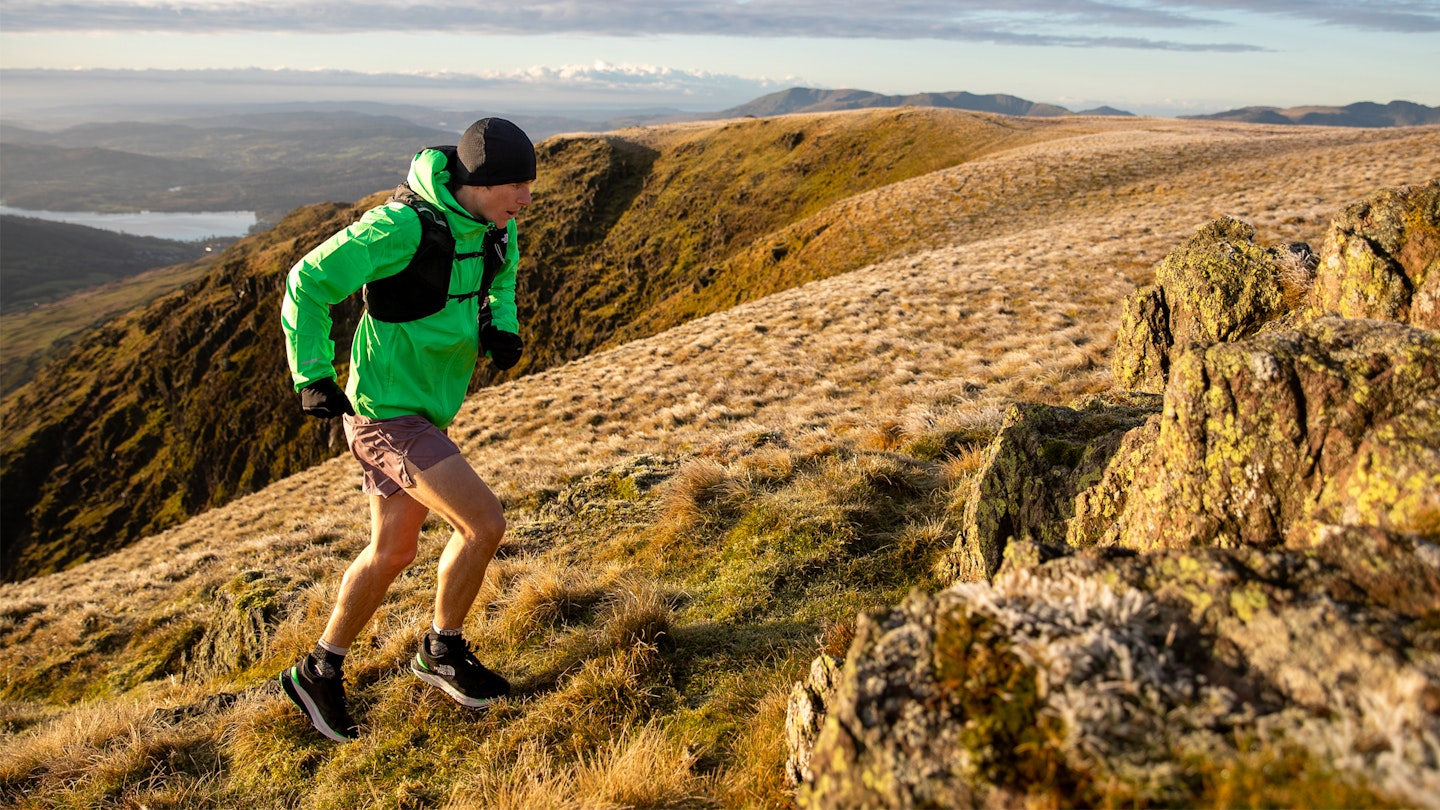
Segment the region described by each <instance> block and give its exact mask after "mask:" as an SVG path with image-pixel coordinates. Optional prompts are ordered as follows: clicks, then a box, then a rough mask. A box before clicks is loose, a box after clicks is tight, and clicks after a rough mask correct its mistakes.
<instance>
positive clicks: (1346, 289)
mask: <svg viewBox="0 0 1440 810" xmlns="http://www.w3.org/2000/svg"><path fill="white" fill-rule="evenodd" d="M1310 303H1311V307H1312V308H1313V309H1314V310H1315V311H1317V312H1319V313H1335V314H1339V315H1344V316H1346V317H1350V318H1380V319H1384V320H1392V321H1400V322H1401V323H1409V324H1413V325H1415V326H1423V327H1425V328H1426V329H1440V179H1437V180H1431V181H1430V182H1429V183H1427V184H1425V185H1423V186H1405V187H1401V188H1396V189H1386V190H1383V191H1381V192H1379V193H1377V194H1375V195H1374V196H1372V197H1370V198H1369V199H1366V200H1363V201H1361V202H1358V203H1355V204H1354V205H1351V206H1349V207H1347V208H1346V209H1345V210H1344V211H1343V212H1341V214H1340V216H1338V217H1336V219H1335V220H1334V222H1332V223H1331V225H1330V231H1329V233H1328V235H1327V236H1326V239H1325V246H1324V249H1323V250H1322V251H1321V255H1320V272H1319V275H1318V277H1317V279H1316V283H1315V287H1314V290H1313V292H1312V295H1311V301H1310Z"/></svg>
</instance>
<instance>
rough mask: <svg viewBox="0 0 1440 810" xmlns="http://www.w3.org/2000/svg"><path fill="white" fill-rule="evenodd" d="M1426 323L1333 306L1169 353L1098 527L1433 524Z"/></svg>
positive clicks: (1436, 474) (1433, 376) (1433, 379)
mask: <svg viewBox="0 0 1440 810" xmlns="http://www.w3.org/2000/svg"><path fill="white" fill-rule="evenodd" d="M1437 414H1440V334H1437V333H1435V332H1432V331H1429V330H1423V329H1415V328H1412V327H1408V326H1404V325H1401V324H1397V323H1390V322H1384V321H1363V320H1353V319H1345V318H1337V317H1333V316H1330V317H1326V318H1322V319H1320V320H1317V321H1315V322H1313V323H1311V324H1308V325H1306V326H1305V327H1304V328H1302V329H1300V330H1296V331H1290V332H1280V333H1271V334H1267V335H1263V336H1258V337H1255V338H1252V339H1250V340H1247V341H1242V342H1240V343H1234V344H1217V345H1215V346H1212V347H1210V348H1208V349H1204V350H1197V351H1193V352H1190V353H1188V354H1186V355H1184V356H1183V357H1182V358H1180V359H1179V360H1178V361H1177V362H1176V365H1175V368H1174V369H1173V370H1172V372H1171V379H1170V386H1169V388H1168V389H1167V390H1166V393H1165V409H1164V414H1163V416H1162V417H1161V418H1160V422H1159V430H1158V433H1157V435H1156V437H1155V441H1154V443H1153V445H1151V447H1150V449H1149V451H1148V452H1147V453H1145V454H1144V457H1143V459H1141V460H1140V463H1139V466H1138V467H1137V469H1136V471H1135V473H1134V476H1133V483H1132V484H1131V486H1130V487H1129V492H1128V495H1127V496H1125V497H1126V504H1125V507H1124V509H1123V511H1122V512H1121V514H1120V515H1119V517H1118V520H1117V522H1116V525H1114V526H1112V527H1105V532H1106V533H1107V534H1104V535H1101V536H1092V537H1090V538H1084V540H1093V541H1095V542H1100V541H1101V540H1102V539H1104V538H1106V537H1107V536H1108V537H1113V538H1114V541H1115V542H1116V543H1118V544H1119V545H1122V546H1126V547H1128V548H1134V549H1138V550H1148V549H1152V548H1161V547H1170V548H1175V547H1192V546H1203V545H1219V546H1236V545H1253V546H1260V547H1272V546H1276V545H1280V544H1282V543H1284V542H1285V541H1287V540H1289V539H1292V538H1293V536H1294V535H1295V534H1296V533H1302V534H1303V533H1304V532H1306V531H1308V526H1309V525H1310V524H1313V523H1327V524H1338V525H1360V526H1375V527H1378V528H1381V529H1385V530H1389V531H1396V532H1400V533H1419V534H1427V533H1430V532H1433V531H1434V530H1435V529H1436V528H1440V522H1437V518H1440V416H1437Z"/></svg>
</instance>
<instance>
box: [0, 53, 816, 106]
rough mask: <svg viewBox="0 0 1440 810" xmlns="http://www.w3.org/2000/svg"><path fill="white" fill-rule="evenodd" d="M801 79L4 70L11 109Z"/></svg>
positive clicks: (646, 68)
mask: <svg viewBox="0 0 1440 810" xmlns="http://www.w3.org/2000/svg"><path fill="white" fill-rule="evenodd" d="M800 81H801V80H799V79H797V78H796V77H793V76H790V77H784V78H782V79H773V80H772V79H766V78H750V77H744V76H735V75H730V74H722V73H714V72H710V71H703V70H680V69H676V68H669V67H658V66H655V65H639V64H611V63H608V62H596V63H594V64H590V65H561V66H537V67H530V68H524V69H520V70H507V71H484V72H478V73H457V72H446V71H435V72H411V73H362V72H359V71H352V70H294V69H278V70H272V69H262V68H240V69H221V68H210V69H201V70H169V69H155V68H150V69H89V70H47V69H30V68H22V69H3V70H0V86H3V88H4V99H5V103H6V105H7V112H9V113H14V112H17V111H22V110H31V109H35V108H43V107H46V106H54V104H55V103H56V102H58V101H60V100H63V102H64V104H66V105H75V104H82V103H95V104H127V103H129V104H135V103H144V104H159V103H185V104H195V103H202V102H210V103H213V102H215V100H216V99H217V97H223V98H224V99H225V100H227V101H230V102H251V103H254V102H285V101H304V100H313V99H317V98H323V99H328V100H352V101H375V102H388V103H408V104H426V105H430V106H434V107H438V108H441V109H463V108H465V107H466V106H472V105H474V104H476V103H478V101H480V100H483V101H487V102H490V103H502V102H503V103H512V104H513V103H516V102H524V103H525V104H526V105H530V106H555V105H561V104H563V105H569V106H574V107H581V108H597V109H599V108H616V107H623V106H637V105H638V106H649V105H654V104H655V103H656V100H657V99H664V103H665V104H667V105H671V106H677V107H688V108H696V109H719V108H721V107H727V106H733V105H735V104H739V103H742V102H745V101H749V100H750V99H752V98H755V97H756V96H760V95H764V94H766V93H771V92H774V91H776V90H779V89H781V88H783V87H789V86H792V85H794V84H796V83H797V82H800Z"/></svg>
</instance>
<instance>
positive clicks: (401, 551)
mask: <svg viewBox="0 0 1440 810" xmlns="http://www.w3.org/2000/svg"><path fill="white" fill-rule="evenodd" d="M457 458H458V456H457ZM429 512H430V510H429V509H428V508H427V507H425V506H424V505H423V504H421V503H420V502H418V501H416V500H415V499H414V498H411V497H410V495H409V494H407V493H406V491H405V490H401V491H400V492H397V493H395V494H394V495H391V496H390V497H388V498H382V497H380V496H379V495H371V496H370V545H368V546H366V547H365V550H364V551H361V552H360V556H358V557H356V558H355V561H354V562H352V563H350V567H349V568H348V569H346V571H345V578H344V579H342V580H341V581H340V595H339V596H338V597H337V598H336V600H335V609H334V610H333V611H331V613H330V622H329V623H328V624H326V625H325V634H324V635H322V636H321V638H322V639H324V641H325V643H327V644H333V645H335V646H337V647H349V646H350V644H351V643H352V642H353V641H354V640H355V637H356V636H358V635H360V630H361V629H363V628H364V627H365V625H366V624H367V623H369V621H370V618H371V617H372V616H374V615H375V611H376V610H377V609H378V608H379V607H380V603H381V602H383V601H384V600H385V592H386V591H388V590H389V589H390V583H391V582H393V581H394V580H395V577H396V576H398V575H399V574H400V572H401V571H403V570H405V566H407V565H409V564H410V563H411V562H412V561H414V559H415V549H416V547H417V545H418V543H419V540H420V527H421V525H422V524H424V522H425V516H426V515H427V514H429Z"/></svg>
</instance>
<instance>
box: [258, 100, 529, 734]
mask: <svg viewBox="0 0 1440 810" xmlns="http://www.w3.org/2000/svg"><path fill="white" fill-rule="evenodd" d="M534 179H535V149H534V147H533V146H532V144H531V142H530V139H529V138H528V137H527V136H526V135H525V133H524V132H522V131H521V130H520V128H519V127H517V126H515V125H514V124H513V123H511V122H509V121H506V120H504V119H500V118H484V119H481V120H479V121H476V122H475V123H474V124H472V125H471V126H470V128H469V129H467V130H466V131H465V133H464V135H463V136H462V137H461V138H460V142H459V144H457V145H455V146H437V147H430V148H427V149H422V150H420V152H418V153H417V154H416V155H415V157H414V159H413V160H412V161H411V164H410V170H409V176H408V178H407V180H406V182H405V183H404V184H402V185H401V186H400V187H399V188H397V189H396V193H395V195H394V196H392V197H391V199H390V201H389V202H387V203H386V204H385V205H381V206H379V207H376V208H374V209H371V210H370V211H368V212H366V213H365V215H364V216H363V217H361V219H360V220H359V221H358V222H356V223H354V224H352V225H350V226H349V227H347V228H345V229H344V230H342V231H340V232H339V233H336V234H334V235H333V236H331V237H330V238H329V239H327V240H326V241H325V242H323V243H322V244H320V245H319V246H318V247H316V248H315V249H314V250H312V251H310V252H309V253H308V254H306V256H305V257H304V258H303V259H301V260H300V261H299V262H298V263H297V264H296V265H295V266H294V267H293V268H292V269H291V270H290V274H289V277H288V279H287V282H286V286H285V297H284V301H283V304H282V308H281V323H282V326H283V328H284V331H285V338H286V344H285V348H286V356H287V359H288V360H289V366H290V374H291V378H292V380H293V382H294V385H295V389H296V390H297V391H299V392H300V397H301V407H302V408H303V410H304V412H305V413H307V414H309V415H311V416H316V417H320V418H333V417H336V416H341V417H343V419H344V425H345V436H346V439H347V441H348V442H349V445H350V450H351V452H352V453H353V454H354V456H355V458H356V459H357V460H358V461H359V463H360V467H361V471H362V475H363V484H362V489H363V490H364V492H365V493H366V494H367V495H369V500H370V544H369V545H368V546H366V547H365V549H364V550H363V551H362V552H360V555H359V556H358V557H356V558H355V560H354V562H352V563H351V564H350V567H349V568H348V569H347V570H346V571H345V576H344V579H342V580H341V582H340V593H339V596H338V597H337V599H336V602H335V606H334V609H333V611H332V612H331V614H330V621H329V623H328V624H327V625H326V626H325V632H324V633H323V634H322V635H321V636H320V638H319V640H318V641H317V643H316V645H315V649H314V650H312V651H311V652H309V653H307V654H306V655H305V656H304V657H303V658H301V659H300V661H299V662H298V663H296V664H295V666H293V667H291V668H290V669H288V670H286V671H285V672H284V673H283V674H282V675H281V676H280V683H281V685H282V686H283V687H284V690H285V694H287V695H289V697H290V699H291V700H292V701H294V702H295V704H296V705H297V706H299V707H300V708H301V709H302V710H303V711H304V712H305V714H306V716H307V717H309V719H310V722H311V723H312V724H313V725H314V726H315V728H316V729H317V730H319V731H320V732H321V733H322V734H324V735H325V736H327V737H330V738H331V739H334V740H340V741H348V740H352V739H354V738H355V737H356V735H357V733H358V730H357V728H356V726H355V722H354V720H352V719H351V717H350V713H349V711H348V709H347V707H346V703H345V688H344V683H343V680H342V673H343V667H344V662H345V655H346V653H347V652H349V649H350V645H351V643H352V642H353V641H354V640H355V638H356V636H358V635H359V633H360V630H361V629H362V628H363V627H364V626H365V625H366V624H367V623H368V622H369V621H370V619H371V617H372V616H373V615H374V614H375V611H376V609H377V608H378V607H379V606H380V603H381V602H382V601H383V600H384V598H385V594H386V592H387V591H388V590H389V587H390V583H391V582H392V581H393V580H394V579H395V577H396V576H397V575H398V574H399V573H400V572H401V571H402V570H404V569H405V567H406V566H408V565H409V564H410V563H411V561H413V560H414V559H415V552H416V548H417V545H418V542H419V538H420V529H421V524H422V523H423V522H424V521H425V518H426V516H427V515H428V514H429V513H430V512H431V511H432V510H433V511H435V512H436V513H438V514H439V515H440V516H441V517H443V518H445V520H446V521H447V522H449V524H450V526H451V527H452V528H453V529H454V534H453V535H452V536H451V537H450V540H449V542H448V544H447V545H446V546H445V549H444V551H443V552H442V553H441V555H440V562H439V572H438V582H437V585H436V590H435V613H434V620H433V623H432V626H431V627H430V628H429V630H428V631H427V632H426V634H425V636H424V638H423V640H422V641H421V643H420V649H419V650H418V651H417V652H416V654H415V658H414V660H413V661H412V662H411V665H410V669H411V671H412V672H414V673H415V675H417V676H418V677H419V678H420V679H422V680H424V681H425V682H427V683H429V684H432V685H434V686H436V687H438V688H440V689H442V690H444V691H445V693H446V694H447V695H449V696H450V697H451V698H453V699H454V700H455V701H457V702H458V703H460V704H461V705H464V706H471V707H483V706H485V705H487V704H489V703H490V702H491V701H493V700H495V699H497V698H500V697H504V696H505V695H508V694H509V693H510V684H509V683H508V682H507V681H506V680H505V679H504V678H502V677H500V676H499V675H497V674H495V673H494V672H491V671H490V670H489V669H487V668H486V667H485V666H484V665H482V664H481V663H480V662H479V661H477V660H475V657H474V656H473V655H471V653H470V649H469V646H468V645H467V644H466V642H465V639H464V637H463V636H462V635H461V628H462V626H463V625H464V622H465V617H466V615H468V614H469V612H470V608H471V605H472V604H473V603H474V601H475V597H476V595H477V594H478V593H479V592H480V585H481V583H482V582H483V581H484V579H485V569H486V567H487V566H488V565H489V563H490V560H491V558H492V557H494V555H495V550H496V548H497V547H498V546H499V545H500V541H501V538H502V537H503V536H504V534H505V516H504V513H503V511H502V509H501V506H500V501H499V499H497V498H496V497H495V494H494V493H493V492H491V491H490V488H489V487H488V486H487V485H486V484H485V482H484V481H483V480H481V478H480V476H479V475H478V474H477V473H476V472H475V470H474V469H473V468H472V467H471V466H470V464H469V463H468V462H466V460H465V458H464V456H462V455H461V454H460V450H459V448H458V447H456V445H455V443H454V442H453V441H451V439H450V437H449V436H448V435H447V434H446V428H447V427H448V426H449V425H450V423H451V421H453V420H454V418H455V415H456V414H457V413H458V412H459V410H460V405H461V404H462V403H463V401H464V399H465V393H466V390H467V388H468V386H469V383H470V377H471V374H472V373H473V371H474V368H475V364H476V363H477V362H478V360H479V357H480V355H481V354H482V353H483V354H485V355H486V356H488V357H489V358H490V359H491V361H492V362H493V363H494V364H495V366H496V367H497V368H499V369H502V370H503V369H508V368H510V367H512V366H514V365H515V364H516V363H517V362H519V360H520V356H521V352H522V351H523V349H524V344H523V342H522V341H521V339H520V336H519V334H518V332H519V323H518V321H517V318H516V312H515V273H516V266H517V265H518V263H519V260H520V254H519V250H518V246H517V243H516V228H515V216H516V215H517V214H518V213H519V212H520V211H521V210H522V209H523V208H524V207H525V206H527V205H529V204H530V184H531V182H532V181H533V180H534ZM362 288H364V291H365V303H366V309H365V312H364V314H362V315H361V317H360V322H359V324H358V325H357V326H356V330H355V338H354V343H353V346H352V349H351V353H350V371H349V377H348V380H347V382H346V385H345V389H344V390H343V391H342V390H341V389H340V387H339V385H338V384H337V383H336V381H335V376H336V375H335V367H334V352H335V346H334V343H333V342H332V341H331V340H330V326H331V319H330V307H331V306H333V305H335V304H337V303H339V302H340V301H343V300H344V299H345V298H347V297H348V296H350V295H352V294H353V293H354V292H355V291H357V290H360V289H362Z"/></svg>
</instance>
